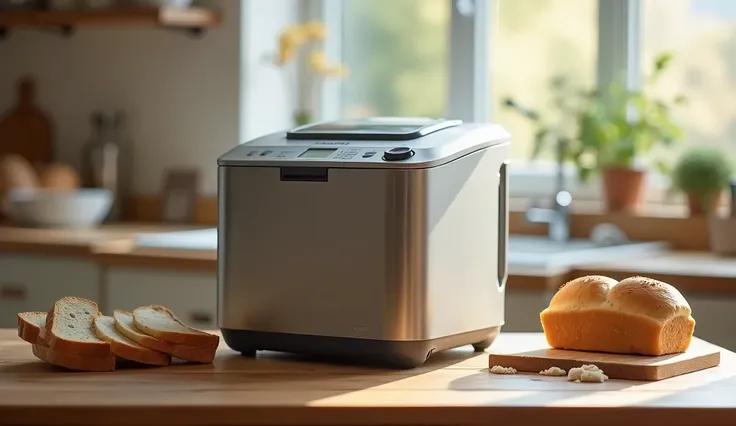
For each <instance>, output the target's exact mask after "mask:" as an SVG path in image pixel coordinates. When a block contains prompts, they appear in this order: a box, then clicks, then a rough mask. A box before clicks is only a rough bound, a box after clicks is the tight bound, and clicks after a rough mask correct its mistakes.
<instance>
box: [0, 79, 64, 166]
mask: <svg viewBox="0 0 736 426" xmlns="http://www.w3.org/2000/svg"><path fill="white" fill-rule="evenodd" d="M16 90H17V95H16V96H17V99H16V104H15V105H13V106H12V107H11V108H10V109H9V110H8V111H7V112H5V113H4V114H2V115H0V156H3V155H4V154H19V155H21V156H23V157H25V159H26V160H28V162H30V163H31V164H32V165H33V166H34V167H38V166H41V165H45V164H48V163H49V162H51V160H52V156H53V152H52V151H53V147H52V143H53V142H52V126H51V122H50V120H49V119H48V117H47V116H46V114H45V113H44V112H43V111H42V110H41V109H40V108H39V107H38V104H37V103H36V83H35V81H34V80H33V79H32V78H29V77H24V78H21V79H20V81H19V82H18V86H17V89H16Z"/></svg>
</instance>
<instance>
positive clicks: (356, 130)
mask: <svg viewBox="0 0 736 426" xmlns="http://www.w3.org/2000/svg"><path fill="white" fill-rule="evenodd" d="M508 140H509V134H508V132H506V130H504V129H503V128H502V127H501V126H499V125H496V124H489V123H463V122H462V121H461V120H445V119H432V118H399V117H374V118H363V119H341V120H336V121H327V122H322V123H315V124H309V125H306V126H300V127H297V128H295V129H292V130H289V131H286V132H275V133H271V134H269V135H265V136H262V137H259V138H256V139H254V140H251V141H249V142H246V143H243V144H241V145H239V146H237V147H235V148H233V149H231V150H230V151H228V152H227V153H225V154H224V155H222V156H221V157H220V158H219V159H218V165H220V166H261V167H263V166H275V167H329V168H426V167H434V166H438V165H440V164H444V163H447V162H449V161H452V160H454V159H456V158H459V157H462V156H464V155H467V154H470V153H472V152H475V151H478V150H480V149H483V148H487V147H489V146H492V145H497V144H501V143H504V142H507V141H508Z"/></svg>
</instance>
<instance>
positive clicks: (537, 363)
mask: <svg viewBox="0 0 736 426" xmlns="http://www.w3.org/2000/svg"><path fill="white" fill-rule="evenodd" d="M720 362H721V352H720V350H719V348H718V347H716V346H714V345H712V344H710V343H708V342H705V341H703V340H700V339H697V338H693V341H692V343H691V344H690V349H688V350H687V352H685V353H682V354H674V355H663V356H641V355H620V354H608V353H600V352H582V351H567V350H560V349H550V348H541V349H537V350H531V351H525V352H517V353H511V352H501V353H491V354H490V355H489V358H488V366H489V367H492V366H494V365H501V366H503V367H513V368H515V369H517V370H518V371H523V372H532V373H539V372H540V371H542V370H546V369H547V368H550V367H559V368H562V369H563V370H565V371H569V370H570V369H571V368H573V367H580V366H581V365H583V364H595V365H597V366H598V368H600V369H601V370H603V372H604V373H605V374H606V375H607V376H608V378H610V379H622V380H647V381H656V380H663V379H668V378H670V377H675V376H680V375H682V374H687V373H692V372H694V371H698V370H704V369H706V368H711V367H715V366H717V365H718V364H719V363H720Z"/></svg>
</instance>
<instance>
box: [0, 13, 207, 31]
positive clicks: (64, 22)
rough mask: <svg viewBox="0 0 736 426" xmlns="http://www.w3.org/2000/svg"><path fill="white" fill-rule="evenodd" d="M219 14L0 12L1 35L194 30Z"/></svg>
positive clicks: (201, 29) (201, 27)
mask: <svg viewBox="0 0 736 426" xmlns="http://www.w3.org/2000/svg"><path fill="white" fill-rule="evenodd" d="M219 23H220V15H219V14H218V13H217V12H215V11H212V10H208V9H202V8H186V9H181V8H173V7H162V8H132V7H131V8H118V9H110V10H44V11H30V12H0V36H1V35H3V33H7V31H9V30H12V29H19V28H38V29H58V30H60V31H61V32H62V33H63V34H65V35H70V34H71V33H72V32H73V31H74V30H75V29H77V28H113V27H160V28H171V29H181V30H187V31H190V32H192V33H195V34H199V33H201V32H202V31H203V30H204V29H206V28H211V27H214V26H217V25H218V24H219Z"/></svg>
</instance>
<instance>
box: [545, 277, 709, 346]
mask: <svg viewBox="0 0 736 426" xmlns="http://www.w3.org/2000/svg"><path fill="white" fill-rule="evenodd" d="M691 313H692V312H691V309H690V305H689V304H688V303H687V300H685V298H684V297H683V296H682V294H680V292H679V291H678V290H677V289H676V288H674V287H673V286H671V285H669V284H666V283H663V282H661V281H657V280H653V279H651V278H645V277H631V278H627V279H625V280H622V281H620V282H617V281H616V280H614V279H612V278H609V277H604V276H586V277H582V278H578V279H575V280H572V281H570V282H568V283H567V284H565V285H564V286H562V288H560V290H559V291H558V292H557V293H556V294H555V295H554V297H552V300H551V301H550V303H549V307H548V308H546V309H545V310H543V311H542V312H541V314H540V319H541V321H542V327H543V329H544V335H545V338H546V339H547V343H548V344H549V345H550V346H551V347H553V348H556V349H572V350H580V351H594V352H610V353H619V354H639V355H665V354H672V353H680V352H684V351H686V350H687V348H688V347H689V346H690V341H691V339H692V336H693V331H694V329H695V320H694V319H693V317H692V315H691Z"/></svg>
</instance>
